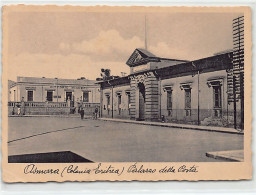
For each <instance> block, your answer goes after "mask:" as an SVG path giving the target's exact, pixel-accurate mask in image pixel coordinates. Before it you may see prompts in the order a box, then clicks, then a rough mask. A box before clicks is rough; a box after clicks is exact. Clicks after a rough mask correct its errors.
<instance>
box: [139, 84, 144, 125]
mask: <svg viewBox="0 0 256 195" xmlns="http://www.w3.org/2000/svg"><path fill="white" fill-rule="evenodd" d="M138 88H139V120H145V85H144V84H143V83H138Z"/></svg>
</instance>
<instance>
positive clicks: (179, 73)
mask: <svg viewBox="0 0 256 195" xmlns="http://www.w3.org/2000/svg"><path fill="white" fill-rule="evenodd" d="M126 64H127V65H128V66H129V67H130V75H128V76H125V77H121V78H117V79H112V80H107V81H101V82H99V84H100V85H101V113H102V117H113V118H126V119H132V120H148V121H169V122H182V123H192V124H193V123H195V124H197V123H202V124H205V125H207V124H208V123H212V122H216V125H223V124H218V123H220V122H222V123H226V125H227V124H228V123H232V122H233V121H232V120H233V117H232V115H233V104H232V103H228V96H227V90H228V88H227V86H228V82H227V71H228V70H229V69H232V52H227V53H222V54H219V55H215V56H211V57H207V58H203V59H199V60H195V61H191V62H189V61H185V60H176V59H166V58H160V57H157V56H155V55H153V54H152V53H150V52H148V51H147V50H145V49H135V51H134V52H133V53H132V55H131V56H130V58H129V59H128V60H127V62H126ZM237 111H238V112H239V108H237ZM238 114H239V113H238ZM224 119H225V121H224Z"/></svg>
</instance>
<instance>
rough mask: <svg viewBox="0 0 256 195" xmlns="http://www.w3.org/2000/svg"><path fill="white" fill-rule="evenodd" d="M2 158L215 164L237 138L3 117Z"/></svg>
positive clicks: (56, 119)
mask: <svg viewBox="0 0 256 195" xmlns="http://www.w3.org/2000/svg"><path fill="white" fill-rule="evenodd" d="M8 120H9V121H8V124H9V129H8V142H9V143H8V155H20V154H32V153H46V152H60V151H72V152H74V153H76V154H78V155H80V156H82V157H84V158H86V159H89V160H91V161H94V162H215V161H220V160H216V159H213V158H209V157H206V155H205V154H206V152H215V151H224V150H241V149H243V139H244V136H243V135H237V134H228V133H219V132H207V131H197V130H189V129H179V128H168V127H156V126H148V125H138V124H128V123H119V122H110V121H100V120H92V119H84V120H83V121H82V120H81V119H80V118H65V117H9V118H8Z"/></svg>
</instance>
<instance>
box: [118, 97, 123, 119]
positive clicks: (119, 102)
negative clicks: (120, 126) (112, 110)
mask: <svg viewBox="0 0 256 195" xmlns="http://www.w3.org/2000/svg"><path fill="white" fill-rule="evenodd" d="M121 102H122V96H121V95H118V114H119V115H120V114H121Z"/></svg>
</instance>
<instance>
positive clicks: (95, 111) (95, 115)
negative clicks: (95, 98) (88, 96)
mask: <svg viewBox="0 0 256 195" xmlns="http://www.w3.org/2000/svg"><path fill="white" fill-rule="evenodd" d="M98 111H99V110H98V107H96V108H95V110H94V117H95V120H97V119H98Z"/></svg>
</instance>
